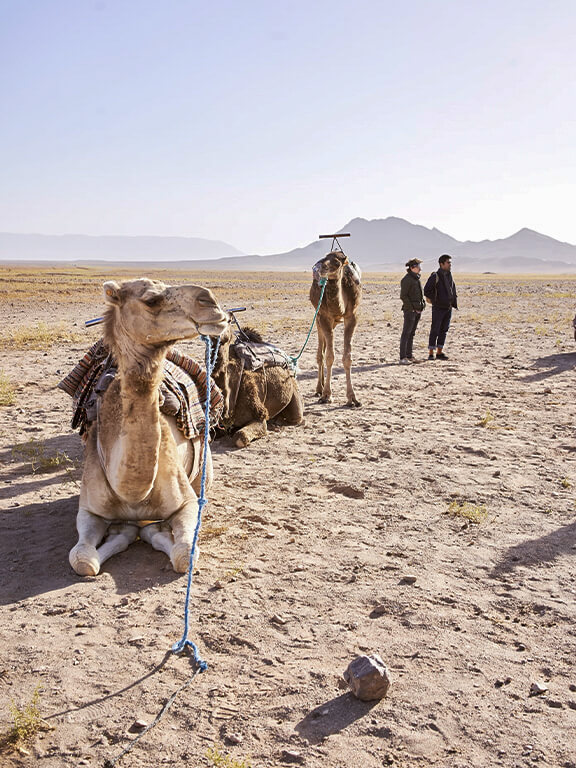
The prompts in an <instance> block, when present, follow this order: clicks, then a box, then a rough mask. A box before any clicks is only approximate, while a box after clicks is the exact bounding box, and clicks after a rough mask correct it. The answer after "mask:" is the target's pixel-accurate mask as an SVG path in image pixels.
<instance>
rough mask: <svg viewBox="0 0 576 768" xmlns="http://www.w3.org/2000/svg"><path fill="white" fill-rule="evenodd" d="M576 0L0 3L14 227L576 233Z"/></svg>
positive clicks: (4, 159)
mask: <svg viewBox="0 0 576 768" xmlns="http://www.w3.org/2000/svg"><path fill="white" fill-rule="evenodd" d="M575 134H576V3H575V2H574V0H547V2H546V3H544V2H542V0H498V1H497V2H496V1H495V0H405V1H404V2H402V3H398V2H397V0H393V1H392V0H390V1H389V0H350V1H349V2H344V1H343V0H285V1H284V2H283V3H280V2H275V1H274V0H211V1H210V2H206V1H204V2H197V1H196V0H0V231H2V232H22V233H41V234H71V233H75V234H89V235H166V236H175V235H176V236H189V237H204V238H209V239H214V240H223V241H225V242H227V243H230V244H232V245H234V246H236V247H237V248H238V249H239V250H241V251H243V252H245V253H251V254H254V253H259V254H270V253H278V252H283V251H288V250H291V249H292V248H296V247H299V246H303V245H306V244H308V243H309V242H311V241H313V240H316V239H317V237H318V235H319V234H321V233H322V234H323V233H328V232H332V231H337V230H339V229H341V228H342V227H344V226H345V224H346V223H347V222H348V221H350V219H352V218H355V217H362V218H365V219H379V218H386V217H388V216H398V217H401V218H405V219H407V220H409V221H411V222H412V223H415V224H422V225H424V226H426V227H437V228H438V229H440V230H442V231H444V232H446V233H448V234H450V235H452V236H453V237H456V238H457V239H459V240H482V239H486V238H488V239H496V238H500V237H507V236H509V235H511V234H513V233H514V232H516V231H517V230H519V229H521V228H522V227H529V228H531V229H535V230H537V231H539V232H542V233H544V234H546V235H549V236H551V237H555V238H557V239H559V240H563V241H567V242H571V243H576V216H575V215H574V214H573V212H572V206H573V201H574V200H575V199H576V149H575V148H576V135H575Z"/></svg>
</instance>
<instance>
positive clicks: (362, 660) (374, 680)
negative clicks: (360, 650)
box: [344, 653, 390, 701]
mask: <svg viewBox="0 0 576 768" xmlns="http://www.w3.org/2000/svg"><path fill="white" fill-rule="evenodd" d="M344 680H346V682H347V683H348V685H349V686H350V690H351V691H352V693H353V694H354V696H356V698H357V699H361V700H362V701H374V700H375V699H382V698H383V697H384V696H386V694H387V693H388V688H389V687H390V674H389V672H388V668H387V666H386V664H384V662H383V661H382V659H381V658H380V656H378V654H377V653H374V654H372V655H371V656H358V658H357V659H354V661H352V662H350V664H349V665H348V668H347V669H346V671H345V672H344Z"/></svg>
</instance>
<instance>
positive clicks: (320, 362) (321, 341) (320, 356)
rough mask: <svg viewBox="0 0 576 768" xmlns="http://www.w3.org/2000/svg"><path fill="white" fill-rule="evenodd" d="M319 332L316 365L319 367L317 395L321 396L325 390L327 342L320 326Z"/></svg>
mask: <svg viewBox="0 0 576 768" xmlns="http://www.w3.org/2000/svg"><path fill="white" fill-rule="evenodd" d="M316 330H317V332H318V349H317V351H316V365H317V366H318V380H317V382H316V394H317V395H321V394H322V391H323V389H324V353H325V349H326V340H325V338H324V334H323V332H322V329H321V328H320V325H317V326H316Z"/></svg>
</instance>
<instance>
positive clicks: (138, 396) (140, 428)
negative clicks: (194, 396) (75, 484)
mask: <svg viewBox="0 0 576 768" xmlns="http://www.w3.org/2000/svg"><path fill="white" fill-rule="evenodd" d="M164 357H165V355H164V353H161V354H160V355H156V356H155V359H153V360H148V361H147V365H145V366H143V365H142V364H141V361H136V360H134V359H131V360H126V359H125V358H121V359H119V360H118V361H117V362H118V376H117V379H118V381H119V384H120V402H121V414H120V421H121V423H120V424H117V425H116V429H115V434H116V437H115V440H114V445H107V446H105V453H106V454H107V457H106V458H107V464H108V465H109V466H108V470H107V471H108V473H109V479H110V480H111V484H112V487H113V488H114V490H115V492H116V493H117V494H118V496H119V497H120V498H122V499H124V500H125V501H127V502H128V503H132V504H134V503H138V502H140V501H142V500H143V499H145V498H146V497H147V496H148V494H149V493H150V492H151V490H152V487H153V485H154V481H155V479H156V472H157V470H158V457H159V452H160V440H161V424H160V410H159V405H158V388H159V386H160V383H161V381H162V374H163V362H164ZM106 442H107V441H106V440H105V439H104V440H101V443H106ZM110 464H112V466H110Z"/></svg>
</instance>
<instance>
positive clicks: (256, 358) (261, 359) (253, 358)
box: [230, 336, 294, 373]
mask: <svg viewBox="0 0 576 768" xmlns="http://www.w3.org/2000/svg"><path fill="white" fill-rule="evenodd" d="M230 352H231V353H232V354H233V355H234V357H235V358H237V359H238V360H240V362H241V363H242V369H246V370H247V371H257V370H259V369H260V368H270V367H272V366H275V365H278V366H280V367H282V368H288V369H291V370H292V372H293V373H294V363H293V361H292V360H291V358H290V357H289V356H288V355H287V354H286V352H284V351H283V350H281V349H279V348H278V347H275V346H274V344H268V343H267V342H265V341H251V340H250V339H247V338H243V337H242V336H238V337H237V338H236V341H235V342H234V343H233V344H232V345H231V346H230Z"/></svg>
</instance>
